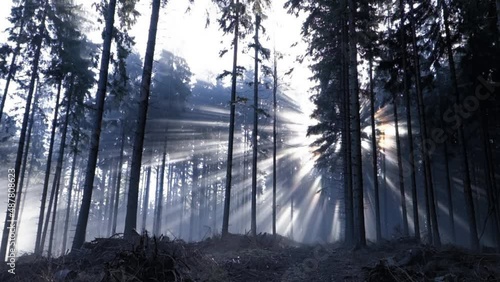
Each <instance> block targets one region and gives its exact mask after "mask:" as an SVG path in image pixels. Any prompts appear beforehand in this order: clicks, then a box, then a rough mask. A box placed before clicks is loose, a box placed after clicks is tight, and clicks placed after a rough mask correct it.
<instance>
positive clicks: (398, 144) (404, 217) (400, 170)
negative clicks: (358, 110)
mask: <svg viewBox="0 0 500 282" xmlns="http://www.w3.org/2000/svg"><path fill="white" fill-rule="evenodd" d="M397 103H398V102H397V94H394V103H393V109H394V128H395V130H396V134H395V136H394V139H396V151H397V153H396V154H397V159H398V179H399V192H400V194H399V195H400V198H401V219H402V221H403V236H404V237H408V235H409V232H408V215H407V212H406V196H405V182H404V177H403V162H402V159H401V137H400V135H399V118H398V106H397Z"/></svg>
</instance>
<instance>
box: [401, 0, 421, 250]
mask: <svg viewBox="0 0 500 282" xmlns="http://www.w3.org/2000/svg"><path fill="white" fill-rule="evenodd" d="M399 3H400V10H401V23H400V27H401V28H400V30H401V42H402V48H401V51H402V67H403V88H404V89H403V92H404V93H403V94H404V99H405V104H406V105H405V106H406V126H407V129H408V149H409V152H410V156H409V157H410V159H409V165H410V171H409V173H410V180H411V195H412V208H413V227H414V232H415V239H416V240H417V241H420V219H419V215H418V194H417V182H416V172H415V150H414V145H413V129H412V128H413V124H412V119H411V106H410V91H409V87H408V86H409V85H408V67H407V61H406V60H407V50H406V48H407V40H406V30H405V25H404V20H405V10H404V0H400V1H399Z"/></svg>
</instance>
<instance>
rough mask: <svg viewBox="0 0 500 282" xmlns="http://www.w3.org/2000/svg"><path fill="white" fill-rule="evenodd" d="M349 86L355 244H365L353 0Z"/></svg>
mask: <svg viewBox="0 0 500 282" xmlns="http://www.w3.org/2000/svg"><path fill="white" fill-rule="evenodd" d="M348 3H349V59H350V64H349V66H350V67H349V88H350V96H351V97H350V98H351V105H352V131H351V134H352V149H353V151H352V156H353V162H352V166H353V176H354V179H355V186H354V189H353V199H354V205H353V207H354V210H355V213H354V215H355V219H356V220H355V231H356V238H357V245H358V246H360V247H364V246H366V234H365V216H364V203H363V201H364V197H363V162H362V157H361V156H362V155H361V126H360V114H359V109H360V107H359V84H358V69H357V68H358V60H357V54H358V51H357V36H356V23H355V13H356V6H355V4H354V0H349V2H348Z"/></svg>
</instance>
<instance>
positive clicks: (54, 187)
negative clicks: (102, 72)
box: [40, 77, 74, 257]
mask: <svg viewBox="0 0 500 282" xmlns="http://www.w3.org/2000/svg"><path fill="white" fill-rule="evenodd" d="M73 80H74V77H72V78H71V85H70V87H69V89H68V105H67V106H66V112H65V119H64V125H63V128H62V133H61V136H62V137H61V143H60V145H59V156H58V158H57V163H56V171H55V176H54V180H53V185H52V191H51V196H50V198H51V201H52V198H54V197H55V199H54V211H53V213H52V225H51V228H50V237H49V247H48V250H47V251H48V256H49V257H50V255H51V252H52V239H53V238H54V226H55V218H56V212H57V201H58V198H59V185H60V183H61V175H62V169H63V160H64V148H65V145H66V137H67V133H68V124H69V109H70V106H71V96H72V95H71V94H72V91H73ZM62 178H63V181H64V175H63V176H62ZM51 206H52V205H51V204H50V203H49V208H48V211H47V218H46V220H45V224H44V230H43V236H42V241H41V246H40V252H42V251H43V244H45V236H46V234H47V227H48V226H49V214H50V208H51Z"/></svg>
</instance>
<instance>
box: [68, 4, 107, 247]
mask: <svg viewBox="0 0 500 282" xmlns="http://www.w3.org/2000/svg"><path fill="white" fill-rule="evenodd" d="M107 8H108V10H107V16H106V28H105V31H104V44H103V47H102V56H101V66H100V71H99V82H98V86H97V95H96V102H97V104H96V111H95V120H94V121H93V127H92V134H91V137H90V150H89V157H88V159H87V168H86V171H85V183H84V186H83V196H82V204H81V207H80V213H79V214H78V222H77V224H76V230H75V237H74V239H73V245H72V247H71V249H73V250H75V249H79V248H81V247H82V245H83V242H84V241H85V234H86V233H87V223H88V219H89V211H90V204H91V200H92V190H93V187H94V178H95V170H96V165H97V155H98V153H99V139H100V136H101V123H102V116H103V113H104V100H105V99H104V98H105V97H106V87H107V84H108V68H109V59H110V53H111V41H112V37H113V24H114V20H115V9H116V0H110V1H109V3H108V7H107Z"/></svg>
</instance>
